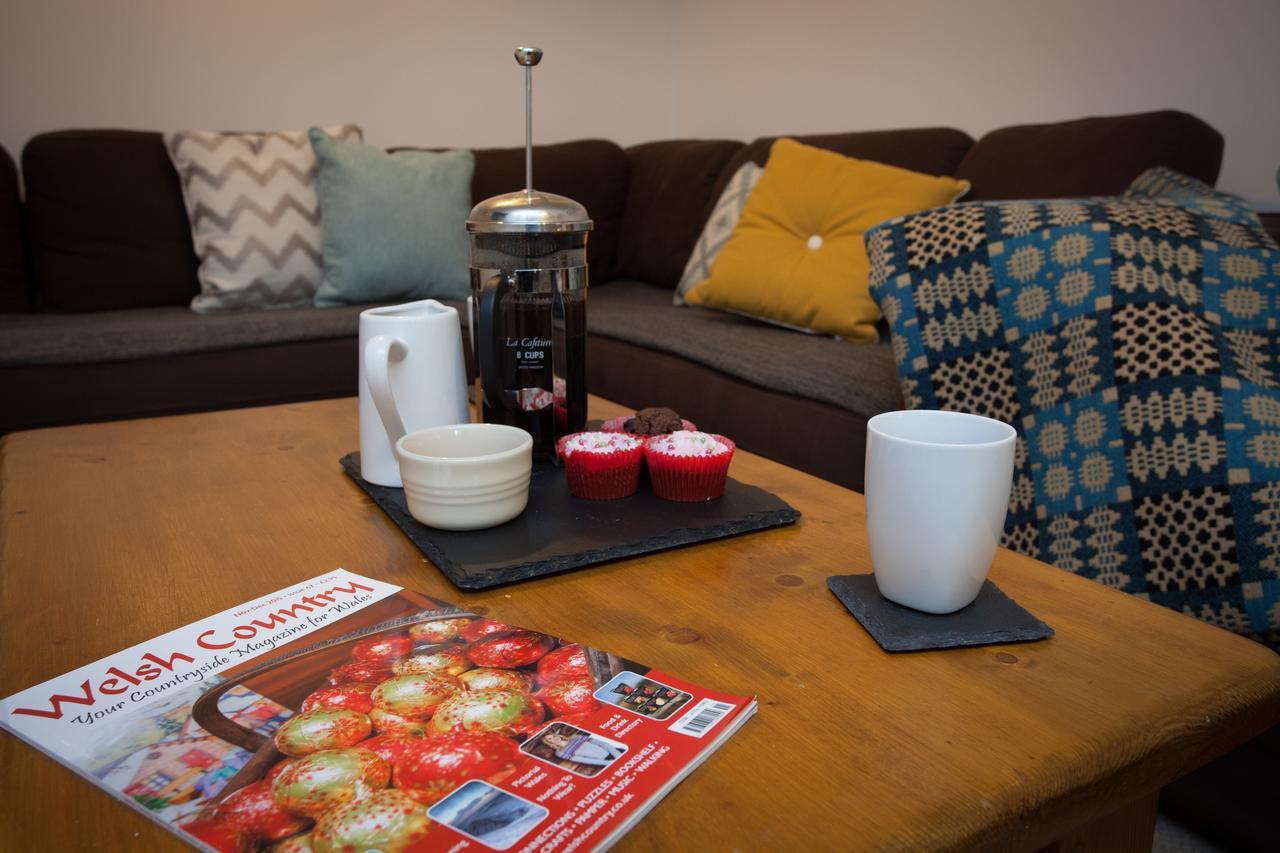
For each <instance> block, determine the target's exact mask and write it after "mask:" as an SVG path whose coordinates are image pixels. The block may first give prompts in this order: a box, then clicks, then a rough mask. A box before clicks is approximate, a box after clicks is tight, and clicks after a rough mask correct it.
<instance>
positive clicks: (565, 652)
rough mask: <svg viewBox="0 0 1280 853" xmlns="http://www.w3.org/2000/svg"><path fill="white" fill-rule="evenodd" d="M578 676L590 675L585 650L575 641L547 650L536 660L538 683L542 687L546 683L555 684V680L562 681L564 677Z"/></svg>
mask: <svg viewBox="0 0 1280 853" xmlns="http://www.w3.org/2000/svg"><path fill="white" fill-rule="evenodd" d="M578 676H586V677H588V678H589V677H591V670H590V669H589V668H588V667H587V653H586V651H585V650H584V649H583V648H582V646H580V645H578V644H577V643H571V644H569V645H567V646H561V647H560V648H558V649H556V650H554V651H551V652H547V654H546V655H545V656H544V657H543V658H542V659H541V660H539V661H538V684H540V685H542V686H543V687H546V686H547V685H548V684H555V683H556V682H557V681H562V680H564V679H566V678H575V677H578Z"/></svg>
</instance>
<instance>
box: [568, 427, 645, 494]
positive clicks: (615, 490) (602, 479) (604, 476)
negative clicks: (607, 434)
mask: <svg viewBox="0 0 1280 853" xmlns="http://www.w3.org/2000/svg"><path fill="white" fill-rule="evenodd" d="M578 435H581V433H574V434H573V435H566V436H565V437H564V438H561V439H560V440H559V441H558V442H556V453H557V454H558V455H559V457H560V461H561V462H563V463H564V473H565V476H566V477H567V478H568V480H569V492H570V493H571V494H573V495H576V496H577V497H580V498H587V499H588V500H593V501H611V500H617V499H618V498H625V497H630V496H631V495H634V494H635V493H636V490H637V489H638V488H639V487H640V463H641V462H642V461H643V459H644V447H645V444H644V441H641V442H640V443H639V444H637V445H636V446H635V447H633V448H631V449H630V450H621V449H620V450H614V451H611V452H609V453H592V452H590V451H586V450H579V451H578V452H577V453H571V454H569V455H568V456H566V455H565V453H564V445H565V443H566V442H567V441H569V439H571V438H574V437H575V436H578Z"/></svg>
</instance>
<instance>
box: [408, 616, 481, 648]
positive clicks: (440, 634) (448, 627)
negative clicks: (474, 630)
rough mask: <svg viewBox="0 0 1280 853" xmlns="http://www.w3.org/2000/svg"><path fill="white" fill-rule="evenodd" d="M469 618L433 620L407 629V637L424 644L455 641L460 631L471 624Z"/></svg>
mask: <svg viewBox="0 0 1280 853" xmlns="http://www.w3.org/2000/svg"><path fill="white" fill-rule="evenodd" d="M471 621H472V620H471V617H469V616H458V617H455V618H451V619H433V620H431V621H430V622H422V623H421V624H418V625H413V626H411V627H410V628H409V636H410V637H412V638H413V639H415V640H419V641H421V642H424V643H447V642H449V641H450V640H455V639H457V637H458V634H459V633H461V631H462V629H463V628H465V627H467V626H468V625H470V624H471Z"/></svg>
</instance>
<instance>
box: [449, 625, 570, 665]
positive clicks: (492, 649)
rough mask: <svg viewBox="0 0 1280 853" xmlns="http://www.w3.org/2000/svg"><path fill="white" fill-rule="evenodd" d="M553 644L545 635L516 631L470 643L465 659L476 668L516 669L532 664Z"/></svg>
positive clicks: (521, 630) (554, 642)
mask: <svg viewBox="0 0 1280 853" xmlns="http://www.w3.org/2000/svg"><path fill="white" fill-rule="evenodd" d="M555 644H556V641H555V640H553V639H552V638H550V637H548V636H547V635H546V634H538V633H536V632H534V631H525V630H523V629H518V630H515V631H510V632H508V633H506V634H497V635H495V636H492V637H485V638H484V639H483V640H479V641H477V642H475V643H472V644H471V648H469V649H467V657H469V658H471V662H472V663H474V664H475V665H476V666H487V667H500V668H502V669H516V668H517V667H521V666H528V665H529V664H531V663H533V662H534V661H536V660H537V659H538V658H540V657H542V656H543V655H545V654H546V653H547V652H549V651H551V650H552V649H553V648H555Z"/></svg>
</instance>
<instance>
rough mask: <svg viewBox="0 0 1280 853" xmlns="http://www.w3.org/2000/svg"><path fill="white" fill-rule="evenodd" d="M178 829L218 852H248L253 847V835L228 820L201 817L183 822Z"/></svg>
mask: <svg viewBox="0 0 1280 853" xmlns="http://www.w3.org/2000/svg"><path fill="white" fill-rule="evenodd" d="M179 829H181V830H182V831H183V832H185V833H187V834H188V835H190V836H192V837H193V838H198V839H199V840H200V841H201V842H203V843H205V844H207V845H209V846H210V847H212V848H213V849H214V850H217V851H218V853H248V851H250V850H252V849H253V837H252V836H250V835H249V833H248V832H246V831H245V830H244V829H243V828H241V827H240V826H238V825H236V824H234V823H232V822H231V821H229V820H221V819H219V818H201V819H199V820H193V821H191V823H184V824H182V826H180V827H179Z"/></svg>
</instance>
